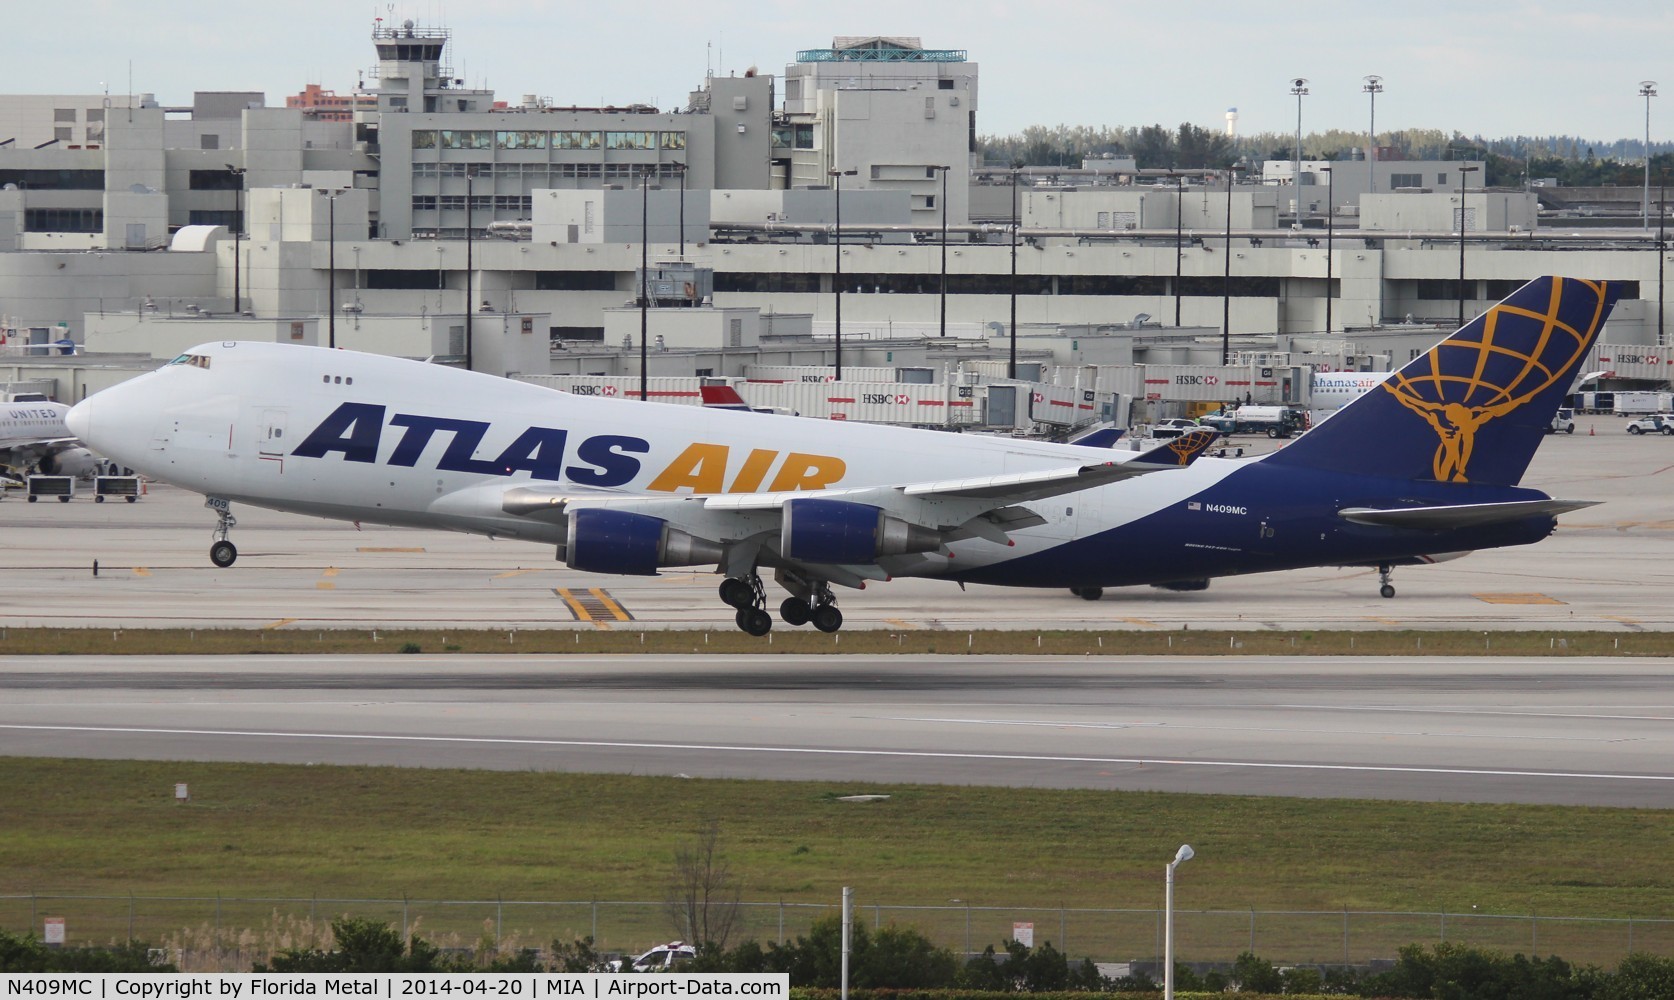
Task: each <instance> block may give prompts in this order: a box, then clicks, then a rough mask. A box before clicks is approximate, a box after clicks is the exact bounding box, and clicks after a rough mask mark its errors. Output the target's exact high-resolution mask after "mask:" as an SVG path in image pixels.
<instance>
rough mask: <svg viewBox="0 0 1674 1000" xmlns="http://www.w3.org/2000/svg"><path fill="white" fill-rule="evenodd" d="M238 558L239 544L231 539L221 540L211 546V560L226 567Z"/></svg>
mask: <svg viewBox="0 0 1674 1000" xmlns="http://www.w3.org/2000/svg"><path fill="white" fill-rule="evenodd" d="M237 558H238V546H236V545H234V544H233V543H231V542H229V541H225V540H223V541H219V542H216V543H215V544H214V545H211V546H210V547H209V561H210V562H212V563H214V564H215V565H217V566H219V567H221V568H222V569H226V568H227V567H228V566H231V565H232V564H233V562H234V560H236V559H237Z"/></svg>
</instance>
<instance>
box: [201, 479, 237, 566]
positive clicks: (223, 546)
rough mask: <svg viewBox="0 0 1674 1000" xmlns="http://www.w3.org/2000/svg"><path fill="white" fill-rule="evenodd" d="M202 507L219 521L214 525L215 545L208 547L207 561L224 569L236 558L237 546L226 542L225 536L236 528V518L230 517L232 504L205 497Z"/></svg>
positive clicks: (219, 499) (216, 498)
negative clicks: (213, 513)
mask: <svg viewBox="0 0 1674 1000" xmlns="http://www.w3.org/2000/svg"><path fill="white" fill-rule="evenodd" d="M203 505H204V506H205V507H208V508H209V509H210V510H212V511H214V512H215V515H216V517H217V518H218V519H219V520H218V521H217V522H216V524H215V544H213V545H211V546H210V547H209V561H210V562H212V563H214V564H215V565H217V566H219V567H221V568H222V569H226V568H227V567H228V566H231V565H232V564H233V561H234V560H236V559H237V558H238V546H236V545H234V544H233V543H232V542H230V541H228V540H227V535H228V534H230V533H231V532H232V529H233V528H235V527H237V526H238V518H236V517H233V515H232V502H231V501H229V500H226V499H224V498H222V497H206V498H205V499H204V502H203Z"/></svg>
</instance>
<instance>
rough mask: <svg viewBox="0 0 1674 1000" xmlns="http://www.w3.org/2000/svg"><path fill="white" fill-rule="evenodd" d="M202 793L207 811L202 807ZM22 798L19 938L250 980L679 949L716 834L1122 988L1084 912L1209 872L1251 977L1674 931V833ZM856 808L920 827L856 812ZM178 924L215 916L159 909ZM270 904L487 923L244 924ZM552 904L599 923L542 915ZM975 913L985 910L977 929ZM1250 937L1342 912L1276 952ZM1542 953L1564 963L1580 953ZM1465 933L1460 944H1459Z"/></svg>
mask: <svg viewBox="0 0 1674 1000" xmlns="http://www.w3.org/2000/svg"><path fill="white" fill-rule="evenodd" d="M179 781H184V782H187V783H189V785H190V789H191V795H192V799H191V801H190V802H189V803H185V804H176V803H175V802H174V801H173V797H172V796H173V789H174V783H175V782H179ZM0 788H4V790H5V794H4V799H3V804H0V816H3V832H4V835H3V836H0V894H6V895H12V896H14V897H17V898H12V899H9V900H4V901H0V926H4V927H8V928H15V929H19V930H21V929H24V928H26V927H28V926H30V925H31V924H32V923H33V922H34V921H35V920H37V919H38V918H39V916H40V914H41V913H42V912H58V913H64V912H68V913H69V920H70V926H71V927H72V931H73V932H76V931H79V932H80V935H79V936H80V937H81V939H83V940H104V939H110V938H116V939H120V938H122V937H123V936H124V935H125V934H127V933H133V934H135V935H136V936H140V937H146V938H149V939H151V940H168V941H171V942H175V943H176V945H177V946H178V943H179V942H180V941H181V940H197V941H200V942H204V941H214V942H216V945H215V948H216V949H219V950H220V951H221V952H222V953H226V951H227V949H229V948H233V947H234V946H233V945H229V944H228V943H227V942H228V941H229V940H232V941H233V942H234V944H236V946H237V949H243V950H238V951H237V954H238V955H239V956H240V957H238V958H237V959H235V960H233V961H234V964H237V962H242V961H245V960H246V958H247V957H248V955H249V954H258V955H259V954H263V953H264V952H262V948H263V947H265V945H263V944H262V942H273V941H281V942H282V941H297V940H308V939H309V938H310V935H317V934H318V933H319V932H320V931H321V929H322V928H323V923H324V921H325V919H326V918H328V917H329V916H331V915H334V914H337V913H342V912H356V913H360V914H366V915H373V916H378V917H380V918H382V919H387V920H390V921H391V922H395V923H403V922H411V924H412V925H414V926H417V927H419V928H420V929H421V930H423V931H424V932H426V933H430V934H433V935H437V936H438V937H439V938H440V939H441V940H443V941H451V942H454V943H460V942H463V943H465V944H469V943H471V942H472V941H473V940H476V939H478V938H482V937H485V936H492V937H494V938H496V939H501V938H502V934H503V935H504V938H503V940H508V941H517V940H523V941H526V942H530V943H541V944H544V943H545V942H546V941H549V940H551V939H552V938H553V937H557V936H564V937H570V936H580V935H583V934H588V933H595V934H598V935H599V937H600V940H601V942H603V943H604V944H605V945H606V946H609V947H616V948H619V949H623V950H632V949H635V948H640V947H644V946H646V945H648V944H649V943H653V942H655V941H656V940H658V939H659V938H662V939H666V938H668V937H673V936H677V935H675V934H674V933H673V932H672V931H671V930H670V926H669V922H668V920H667V917H666V915H665V914H664V913H663V912H662V908H661V907H660V906H657V905H653V906H649V907H638V908H631V907H625V906H621V905H617V904H616V903H614V902H613V901H647V902H650V903H653V904H655V903H657V902H659V901H661V900H664V899H667V898H668V892H669V887H670V884H671V881H672V878H673V865H672V859H673V855H674V851H675V850H676V848H677V847H679V846H681V845H683V844H688V843H691V842H692V841H693V840H695V838H696V836H697V835H698V833H699V831H700V830H701V829H702V828H703V827H704V826H705V825H707V824H708V823H709V822H711V821H713V822H715V823H717V824H718V826H719V830H720V838H721V847H722V850H723V851H724V852H725V855H726V857H727V860H728V863H729V864H730V866H731V868H732V871H733V872H734V873H735V874H736V876H737V877H738V879H739V881H740V882H741V884H742V895H743V898H744V899H745V900H747V901H756V902H761V903H765V904H774V903H778V902H781V901H782V902H784V903H786V904H822V905H829V904H832V903H834V902H835V901H836V900H837V899H838V898H839V895H840V890H841V887H842V886H844V885H852V886H854V887H855V891H856V897H857V899H858V900H859V901H860V903H861V904H862V907H863V909H862V914H863V917H865V918H867V919H870V920H872V921H874V922H887V921H889V920H902V921H905V922H912V923H915V924H917V925H920V926H926V927H927V928H928V930H929V932H931V933H933V935H934V936H935V937H936V938H937V939H938V940H940V941H942V942H944V943H946V944H948V945H949V946H951V947H956V948H957V947H960V946H961V945H962V944H963V943H964V942H965V941H970V942H971V943H972V944H973V945H974V947H976V948H977V949H980V948H981V947H982V946H983V945H984V944H987V943H997V942H999V941H1000V940H1002V939H1003V938H1004V937H1005V936H1008V934H1009V928H1010V926H1011V923H1010V922H1011V920H1012V919H1031V920H1035V921H1036V922H1037V926H1038V927H1039V928H1040V931H1039V936H1040V937H1041V938H1044V939H1052V940H1060V939H1063V938H1066V937H1067V939H1068V941H1069V944H1070V945H1071V947H1072V948H1073V947H1074V946H1075V945H1077V944H1080V945H1081V947H1083V948H1088V949H1094V946H1093V945H1092V944H1090V943H1089V942H1090V941H1097V942H1099V946H1098V949H1096V950H1095V953H1098V954H1100V955H1101V957H1103V958H1120V957H1123V956H1124V955H1129V954H1139V955H1146V954H1149V953H1150V950H1151V948H1152V944H1153V938H1154V936H1155V933H1154V932H1155V925H1156V921H1155V917H1154V916H1153V915H1150V914H1146V913H1140V914H1108V915H1073V914H1072V916H1071V917H1066V916H1065V915H1064V913H1063V912H1061V911H1060V908H1067V909H1068V910H1070V911H1074V910H1078V909H1086V910H1092V909H1109V910H1123V909H1131V910H1150V909H1154V908H1156V907H1159V906H1160V905H1161V902H1162V900H1161V896H1162V871H1163V866H1164V865H1165V863H1166V862H1167V861H1168V860H1169V859H1170V858H1171V857H1172V856H1173V853H1174V849H1175V847H1177V846H1178V845H1179V844H1180V843H1181V842H1190V843H1191V844H1192V845H1193V846H1194V847H1195V848H1196V850H1197V858H1196V859H1194V860H1193V861H1191V862H1190V863H1189V864H1188V865H1186V866H1185V867H1183V868H1182V869H1181V874H1180V883H1179V888H1178V890H1177V906H1179V907H1180V908H1181V909H1182V911H1185V910H1193V911H1196V910H1220V911H1230V915H1227V914H1222V915H1218V916H1203V917H1198V918H1194V919H1193V920H1190V921H1186V922H1185V923H1183V924H1182V948H1183V949H1191V948H1197V949H1200V950H1201V951H1202V952H1203V953H1205V954H1209V955H1218V954H1220V953H1221V952H1227V954H1226V955H1225V957H1226V958H1230V957H1231V955H1232V954H1235V953H1236V951H1238V950H1242V948H1243V947H1244V946H1246V944H1247V943H1249V942H1247V941H1246V938H1247V937H1248V938H1249V939H1250V940H1251V941H1253V942H1254V944H1255V945H1256V947H1257V949H1258V950H1260V951H1264V952H1265V953H1267V954H1271V955H1275V956H1276V957H1285V958H1289V959H1292V960H1307V959H1310V958H1311V959H1314V960H1327V961H1329V960H1335V959H1336V958H1337V956H1339V955H1341V954H1343V953H1345V951H1347V945H1346V944H1345V943H1343V942H1344V936H1343V933H1342V930H1341V927H1342V926H1346V918H1343V917H1339V915H1338V913H1340V911H1343V910H1345V909H1347V910H1350V911H1368V910H1387V911H1447V912H1451V913H1454V914H1460V913H1467V914H1468V913H1473V912H1475V913H1479V914H1483V915H1485V919H1484V920H1483V921H1481V922H1479V923H1480V926H1479V927H1478V928H1477V931H1476V932H1475V939H1476V940H1478V941H1481V942H1482V943H1489V944H1503V945H1504V946H1505V947H1507V948H1508V949H1516V948H1521V949H1524V950H1527V949H1528V948H1529V945H1530V935H1531V928H1530V925H1529V922H1528V921H1521V922H1519V921H1505V922H1501V923H1495V922H1492V921H1489V920H1487V919H1486V915H1491V914H1540V915H1547V916H1559V915H1563V916H1587V917H1601V918H1615V917H1634V918H1640V919H1644V918H1670V917H1674V892H1671V891H1670V890H1671V889H1674V815H1671V814H1670V813H1669V812H1667V811H1652V810H1628V809H1600V808H1559V807H1546V806H1507V805H1450V804H1436V803H1415V802H1372V801H1344V800H1310V799H1288V798H1266V797H1260V798H1258V797H1231V796H1198V795H1168V794H1160V793H1128V792H1100V791H1057V790H1035V789H995V788H967V787H946V786H923V785H921V786H911V785H908V786H902V785H888V786H868V785H865V784H855V783H849V782H833V783H829V784H826V783H818V782H815V783H788V782H745V781H707V780H682V779H677V778H653V777H620V776H595V775H579V774H553V773H528V772H512V773H505V772H487V771H452V770H433V769H417V768H413V769H405V768H346V767H323V766H322V767H312V766H277V765H238V764H196V763H151V762H129V761H70V760H35V759H23V758H0ZM855 792H885V793H888V794H889V795H890V796H891V797H890V799H889V800H887V801H883V802H874V803H867V804H852V803H843V802H839V801H836V797H837V796H839V795H844V794H850V793H855ZM30 893H41V894H50V895H58V896H64V895H92V896H109V897H126V896H127V895H128V894H130V893H132V894H133V895H134V896H136V897H138V900H137V901H136V902H134V903H131V904H130V903H127V902H126V901H125V900H123V899H121V898H118V899H106V900H100V901H86V900H65V899H53V900H47V901H41V900H30V899H28V898H27V896H28V894H30ZM157 896H176V897H178V896H194V897H201V898H200V899H199V900H198V901H197V902H163V901H158V900H154V899H147V898H146V897H157ZM217 896H219V897H222V899H221V900H220V901H216V899H215V897H217ZM249 897H288V898H292V899H301V900H311V899H312V898H314V897H319V898H321V899H325V900H353V899H363V900H364V899H382V900H396V901H399V900H402V899H410V900H415V901H422V900H478V901H482V902H480V903H479V904H478V905H475V906H450V907H442V906H438V905H433V904H432V905H425V904H421V903H418V902H415V903H413V904H411V905H409V906H404V905H400V904H385V905H382V906H372V905H369V904H355V903H345V902H329V901H328V902H323V903H312V902H309V903H289V904H279V903H246V902H239V901H237V900H238V899H244V898H249ZM496 900H507V901H513V903H512V905H510V906H506V905H496V903H495V902H494V901H496ZM537 900H541V901H572V902H574V903H575V904H576V905H571V906H567V907H550V906H549V907H533V906H520V905H517V903H518V902H519V901H537ZM591 901H602V902H601V904H600V905H599V906H592V905H590V904H591ZM950 901H954V902H950ZM965 904H969V905H970V906H972V907H976V908H978V910H977V913H976V916H975V918H974V924H975V926H974V927H973V926H972V923H971V922H969V921H970V920H971V919H972V918H970V917H968V916H962V915H961V913H960V908H961V907H962V906H964V905H965ZM911 906H925V907H940V908H941V909H939V910H936V911H932V912H915V911H910V910H907V909H904V908H905V907H911ZM42 907H44V908H45V909H42ZM987 907H1000V908H1006V909H1005V910H1004V911H1003V912H1002V911H986V910H984V909H982V908H987ZM1250 910H1258V911H1267V910H1298V911H1301V910H1310V911H1323V912H1321V913H1319V914H1318V915H1316V916H1314V917H1296V918H1287V919H1284V920H1274V919H1271V918H1267V917H1265V916H1264V917H1263V918H1262V919H1261V921H1260V922H1259V924H1258V922H1257V921H1256V918H1255V917H1254V916H1253V915H1252V916H1251V917H1249V918H1248V919H1246V917H1245V916H1244V915H1243V914H1244V913H1245V912H1247V911H1250ZM1332 911H1337V912H1332ZM601 914H602V916H601ZM817 915H818V911H815V910H813V909H811V908H809V907H799V906H794V905H793V906H791V907H790V908H789V910H788V918H787V911H781V910H778V909H776V908H775V907H774V906H764V907H761V908H758V909H757V910H755V911H752V913H751V916H750V919H749V927H748V932H749V933H750V934H751V935H753V936H757V937H760V938H763V939H767V940H773V939H775V938H776V937H777V936H778V935H779V934H782V933H787V932H788V933H791V934H794V933H797V932H799V931H802V930H805V929H806V926H807V924H808V922H809V921H810V920H812V919H813V918H814V917H815V916H817ZM1355 920H1356V928H1355V929H1356V935H1355V939H1354V947H1353V957H1354V958H1356V959H1363V958H1367V957H1373V956H1380V955H1390V954H1393V947H1394V944H1393V943H1391V942H1395V943H1399V942H1404V941H1408V940H1414V939H1433V938H1434V937H1435V936H1436V933H1437V928H1436V921H1435V920H1434V919H1429V918H1417V919H1409V918H1404V917H1389V918H1386V919H1384V920H1383V923H1384V924H1387V926H1380V927H1378V928H1376V929H1375V930H1376V933H1372V930H1373V929H1372V928H1369V927H1368V924H1369V923H1371V922H1373V921H1372V918H1363V917H1361V916H1359V915H1358V914H1357V915H1356V917H1355ZM136 921H137V923H138V926H137V928H136V927H135V922H136ZM1316 925H1317V926H1316ZM194 929H195V930H194ZM1560 929H1562V928H1560ZM1441 931H1442V933H1443V934H1444V935H1446V934H1447V933H1448V929H1447V928H1446V927H1443V928H1442V929H1441ZM1534 932H1535V934H1536V935H1537V936H1538V939H1539V941H1544V942H1546V944H1545V945H1544V947H1545V948H1550V949H1554V950H1557V949H1558V948H1559V947H1560V945H1559V944H1557V943H1554V941H1555V939H1554V937H1553V929H1552V928H1550V927H1548V928H1545V929H1544V930H1542V929H1535V931H1534ZM1575 932H1576V933H1580V930H1579V929H1575ZM1593 932H1596V933H1597V934H1599V935H1601V937H1600V939H1599V941H1598V942H1597V947H1595V946H1594V943H1592V942H1591V941H1590V939H1586V940H1584V939H1580V938H1577V939H1575V940H1574V941H1573V943H1571V944H1570V945H1569V952H1570V954H1571V955H1573V956H1574V957H1576V958H1581V957H1586V956H1588V955H1592V954H1595V953H1596V956H1597V957H1598V958H1599V959H1600V960H1609V961H1613V960H1614V958H1613V957H1612V956H1615V957H1619V955H1620V953H1622V952H1625V943H1624V942H1623V940H1622V928H1621V927H1620V926H1619V925H1616V926H1611V927H1603V928H1594V929H1592V930H1591V931H1589V932H1588V933H1593ZM1466 933H1467V932H1466V929H1465V928H1464V927H1463V926H1461V923H1460V922H1459V921H1457V920H1455V923H1454V925H1453V929H1452V932H1451V935H1450V936H1449V939H1459V938H1460V937H1461V936H1463V935H1466ZM1638 933H1639V938H1638V946H1639V947H1661V948H1666V949H1668V950H1674V924H1671V925H1668V926H1666V927H1661V928H1658V927H1656V926H1647V925H1641V927H1640V929H1639V932H1638ZM228 935H231V937H230V938H229V937H228ZM520 935H521V937H520ZM1495 935H1503V936H1505V937H1506V940H1505V941H1503V942H1502V941H1500V939H1499V938H1498V937H1496V936H1495ZM1658 935H1660V936H1661V943H1660V944H1659V943H1658ZM1557 940H1562V939H1557ZM1539 941H1537V942H1536V944H1538V943H1539ZM239 942H242V943H239ZM252 942H254V943H252ZM1118 942H1120V943H1118ZM204 947H205V948H207V945H206V946H204ZM1104 949H1108V951H1109V952H1110V953H1109V954H1104V953H1103V950H1104ZM1228 949H1230V951H1228ZM1321 949H1323V954H1319V952H1320V951H1321ZM235 950H236V949H235ZM1182 953H1183V954H1184V953H1185V952H1184V951H1183V952H1182ZM1558 953H1559V954H1563V953H1564V952H1563V951H1561V950H1559V951H1558Z"/></svg>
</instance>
